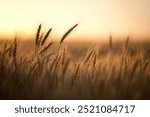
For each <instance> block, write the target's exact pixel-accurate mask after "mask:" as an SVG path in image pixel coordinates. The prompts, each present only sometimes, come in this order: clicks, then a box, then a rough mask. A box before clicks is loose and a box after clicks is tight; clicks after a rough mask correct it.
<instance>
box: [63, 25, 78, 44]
mask: <svg viewBox="0 0 150 117" xmlns="http://www.w3.org/2000/svg"><path fill="white" fill-rule="evenodd" d="M77 26H78V24H76V25H74V26H73V27H71V28H70V29H69V30H68V31H67V32H66V33H65V34H64V35H63V37H62V38H61V40H60V44H62V43H63V41H64V39H65V38H66V37H67V36H68V35H69V34H70V33H71V31H72V30H73V29H75V28H76V27H77Z"/></svg>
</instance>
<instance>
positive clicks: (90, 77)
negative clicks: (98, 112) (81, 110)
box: [0, 0, 150, 100]
mask: <svg viewBox="0 0 150 117" xmlns="http://www.w3.org/2000/svg"><path fill="white" fill-rule="evenodd" d="M149 92H150V0H0V99H41V100H44V99H48V100H49V99H65V100H69V99H88V100H94V99H97V100H100V99H103V100H105V99H114V100H122V99H123V100H127V99H129V100H135V99H139V100H143V99H150V93H149Z"/></svg>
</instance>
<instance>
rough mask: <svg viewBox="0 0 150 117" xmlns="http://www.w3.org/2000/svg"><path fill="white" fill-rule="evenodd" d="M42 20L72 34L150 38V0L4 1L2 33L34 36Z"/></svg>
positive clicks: (0, 18)
mask: <svg viewBox="0 0 150 117" xmlns="http://www.w3.org/2000/svg"><path fill="white" fill-rule="evenodd" d="M39 23H42V24H43V25H44V26H45V27H52V28H54V29H55V31H54V32H53V35H55V36H59V35H62V34H63V33H64V32H65V31H66V30H67V29H68V28H69V27H70V26H72V25H73V24H75V23H79V24H80V26H79V28H78V31H76V32H75V33H74V34H72V37H84V38H86V37H88V38H90V37H92V38H96V39H100V38H101V37H108V35H110V34H111V35H113V36H127V35H130V36H132V37H136V38H143V37H144V38H147V37H150V0H0V36H1V35H3V36H4V35H5V36H8V34H9V35H19V34H22V33H23V34H26V35H28V36H29V35H32V34H33V32H35V29H36V27H37V25H38V24H39Z"/></svg>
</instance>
